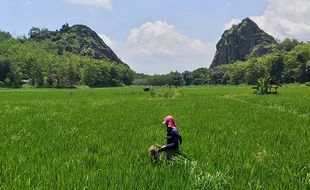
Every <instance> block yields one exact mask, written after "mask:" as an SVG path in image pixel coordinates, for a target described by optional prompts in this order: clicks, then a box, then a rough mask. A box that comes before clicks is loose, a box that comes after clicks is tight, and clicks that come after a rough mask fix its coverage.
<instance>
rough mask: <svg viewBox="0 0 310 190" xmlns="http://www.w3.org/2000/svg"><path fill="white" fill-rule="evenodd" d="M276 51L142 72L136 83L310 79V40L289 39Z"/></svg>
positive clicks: (307, 80) (240, 82)
mask: <svg viewBox="0 0 310 190" xmlns="http://www.w3.org/2000/svg"><path fill="white" fill-rule="evenodd" d="M276 48H277V49H275V50H274V51H273V53H270V54H268V55H265V56H262V57H250V58H249V59H247V60H246V61H244V62H243V61H237V62H234V63H232V64H227V65H221V66H217V67H214V68H210V69H207V68H199V69H197V70H194V71H192V72H190V71H185V72H183V73H179V72H171V73H170V74H166V75H153V76H147V75H139V78H138V79H137V80H135V81H134V83H135V84H144V85H154V86H162V85H173V86H182V85H218V84H222V85H227V84H230V85H238V84H250V85H253V84H256V83H257V80H258V79H259V78H264V77H266V76H271V79H272V80H273V81H275V82H276V83H305V82H310V43H306V44H304V43H300V42H298V41H297V40H290V39H286V40H284V41H283V42H281V43H279V44H278V47H276Z"/></svg>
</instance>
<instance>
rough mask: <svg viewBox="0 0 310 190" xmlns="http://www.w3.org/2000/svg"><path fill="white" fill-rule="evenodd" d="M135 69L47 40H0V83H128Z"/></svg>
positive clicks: (65, 84) (2, 85)
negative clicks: (61, 49) (70, 50)
mask: <svg viewBox="0 0 310 190" xmlns="http://www.w3.org/2000/svg"><path fill="white" fill-rule="evenodd" d="M133 78H134V72H133V71H132V70H131V69H130V68H129V67H128V66H127V65H125V64H120V63H116V62H111V61H108V60H104V59H102V60H98V59H93V58H89V57H86V56H80V55H76V54H73V53H68V52H64V53H63V54H62V55H59V54H58V53H57V48H55V44H54V43H51V42H50V41H41V42H36V41H33V40H29V39H18V40H17V39H13V38H9V39H6V40H4V41H2V42H0V86H1V87H15V88H18V87H21V85H22V82H23V83H28V84H31V85H33V86H36V87H59V88H64V87H66V88H68V87H74V86H75V85H83V84H85V85H88V86H90V87H105V86H121V85H129V84H131V82H132V80H133Z"/></svg>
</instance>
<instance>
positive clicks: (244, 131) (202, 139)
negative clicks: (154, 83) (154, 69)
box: [0, 86, 310, 189]
mask: <svg viewBox="0 0 310 190" xmlns="http://www.w3.org/2000/svg"><path fill="white" fill-rule="evenodd" d="M279 92H280V93H279V94H277V95H266V96H260V95H255V94H253V90H252V89H251V88H250V87H248V86H234V87H230V86H228V87H188V88H178V89H174V88H173V89H170V90H169V89H168V88H155V91H154V92H151V93H145V92H143V90H142V88H141V87H124V88H107V89H70V90H59V89H21V90H11V89H10V90H7V89H2V90H0V131H1V132H0V150H1V157H0V189H309V188H310V130H309V129H310V103H309V102H310V88H309V87H305V86H304V87H303V86H300V87H298V86H289V87H286V88H285V87H283V88H281V89H280V90H279ZM168 114H172V115H174V116H175V118H176V120H177V125H178V128H179V130H180V134H181V135H182V137H183V144H182V146H181V151H182V152H184V153H185V154H186V155H188V157H190V159H184V158H179V159H175V160H173V161H167V162H166V161H163V162H161V163H158V164H153V163H152V162H151V159H150V156H149V154H148V148H149V147H150V146H151V145H154V144H164V143H165V140H166V139H165V138H166V137H165V135H166V133H165V126H163V125H162V124H161V122H162V120H163V118H164V117H165V116H166V115H168Z"/></svg>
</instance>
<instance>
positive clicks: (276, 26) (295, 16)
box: [227, 0, 310, 41]
mask: <svg viewBox="0 0 310 190" xmlns="http://www.w3.org/2000/svg"><path fill="white" fill-rule="evenodd" d="M250 18H251V19H253V20H254V21H255V22H256V23H257V24H258V26H259V27H261V28H262V29H263V30H265V31H266V32H267V33H269V34H271V35H273V36H274V37H275V38H278V39H281V40H283V39H284V38H287V37H288V38H297V39H299V40H303V41H309V40H310V19H309V18H310V1H309V0H268V6H267V9H266V10H265V11H264V13H263V14H262V15H261V16H252V17H250ZM233 20H234V19H233ZM235 20H236V19H235ZM227 25H228V24H227Z"/></svg>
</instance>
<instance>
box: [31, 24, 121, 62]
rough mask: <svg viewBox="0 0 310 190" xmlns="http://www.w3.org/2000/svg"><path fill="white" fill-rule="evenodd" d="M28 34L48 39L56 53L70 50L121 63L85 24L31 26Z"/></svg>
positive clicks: (38, 39)
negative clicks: (60, 26) (57, 26)
mask: <svg viewBox="0 0 310 190" xmlns="http://www.w3.org/2000/svg"><path fill="white" fill-rule="evenodd" d="M29 36H30V38H31V39H34V40H36V41H43V40H50V41H51V42H53V43H54V44H55V45H56V47H57V51H58V54H63V53H64V52H71V53H74V54H78V55H82V56H87V57H91V58H94V59H103V60H108V61H114V62H117V63H123V62H122V61H121V60H120V59H119V58H118V57H117V55H116V54H115V53H114V52H113V50H112V49H111V48H110V47H109V46H108V45H106V44H105V42H104V41H103V40H102V39H101V38H100V37H99V36H98V35H97V33H96V32H94V31H93V30H91V29H90V28H89V27H87V26H85V25H74V26H72V27H69V25H68V24H65V25H63V26H62V28H61V29H60V30H59V31H58V30H57V31H49V30H47V29H39V28H32V29H31V30H30V32H29Z"/></svg>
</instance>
